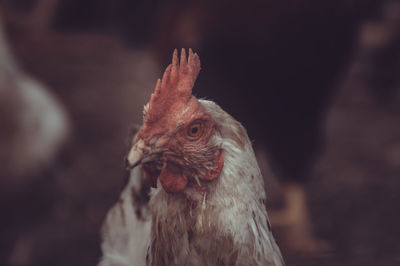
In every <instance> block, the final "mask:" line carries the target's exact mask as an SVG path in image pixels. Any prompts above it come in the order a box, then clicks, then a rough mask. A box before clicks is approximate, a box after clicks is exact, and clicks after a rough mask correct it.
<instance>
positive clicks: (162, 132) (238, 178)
mask: <svg viewBox="0 0 400 266" xmlns="http://www.w3.org/2000/svg"><path fill="white" fill-rule="evenodd" d="M199 71H200V61H199V58H198V56H197V54H193V53H192V51H191V50H189V56H188V59H186V54H185V50H182V52H181V59H180V62H179V61H178V56H177V51H176V50H175V52H174V55H173V58H172V64H171V65H169V66H168V67H167V69H166V70H165V73H164V76H163V78H162V80H158V82H157V85H156V88H155V92H154V93H153V94H152V96H151V100H150V102H149V103H148V104H147V105H146V106H145V108H144V124H143V126H142V127H141V128H140V130H139V132H138V134H137V135H136V137H135V139H134V142H135V144H134V145H133V147H132V149H131V150H130V152H129V154H128V157H127V163H128V165H129V166H130V167H131V168H134V169H133V170H132V174H131V176H130V180H129V182H128V184H127V185H126V187H125V189H124V190H123V192H122V194H121V197H120V200H119V201H118V203H117V204H116V205H115V206H114V207H113V208H112V209H111V210H110V212H109V213H108V215H107V218H106V221H105V223H104V225H103V243H102V250H103V258H102V261H101V262H100V265H102V266H105V265H145V264H146V263H147V264H148V265H283V264H284V263H283V259H282V256H281V253H280V251H279V248H278V246H277V245H276V243H275V240H274V238H273V236H272V232H271V226H270V223H269V221H268V215H267V211H266V208H265V202H266V195H265V191H264V180H263V178H262V175H261V172H260V170H259V167H258V164H257V161H256V158H255V156H254V152H253V148H252V145H251V142H250V141H249V138H248V136H247V133H246V130H245V129H244V128H243V127H242V125H241V124H240V123H239V122H237V121H236V120H235V119H234V118H232V117H231V116H230V115H229V114H227V113H226V112H225V111H223V110H222V109H221V108H220V107H219V106H218V105H217V104H215V103H214V102H212V101H207V100H198V99H197V98H195V97H194V96H193V95H192V87H193V85H194V82H195V79H196V78H197V75H198V73H199ZM146 184H149V185H150V186H152V187H153V189H151V192H150V197H149V198H148V188H149V185H147V186H146ZM146 187H147V189H146ZM148 199H149V202H148V205H147V200H148Z"/></svg>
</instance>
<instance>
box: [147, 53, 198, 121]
mask: <svg viewBox="0 0 400 266" xmlns="http://www.w3.org/2000/svg"><path fill="white" fill-rule="evenodd" d="M199 72H200V59H199V56H198V55H197V54H196V53H193V51H192V49H189V56H188V58H186V51H185V49H182V51H181V58H180V60H178V51H177V50H176V49H175V50H174V53H173V55H172V63H171V64H170V65H169V66H168V67H167V68H166V69H165V72H164V75H163V77H162V80H160V79H158V80H157V84H156V88H155V90H154V93H152V94H151V99H150V106H149V110H148V112H147V115H146V120H147V121H154V120H157V119H158V118H159V117H160V116H162V115H163V114H165V112H166V110H168V109H169V108H170V106H172V105H173V104H174V103H176V102H182V101H183V102H185V103H186V102H187V101H188V100H189V99H190V98H191V96H192V88H193V85H194V82H195V81H196V78H197V76H198V74H199Z"/></svg>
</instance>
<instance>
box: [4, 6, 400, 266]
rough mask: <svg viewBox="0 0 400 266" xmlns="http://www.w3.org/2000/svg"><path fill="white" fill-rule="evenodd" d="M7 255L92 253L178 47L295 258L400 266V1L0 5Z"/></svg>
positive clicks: (95, 255) (81, 259)
mask: <svg viewBox="0 0 400 266" xmlns="http://www.w3.org/2000/svg"><path fill="white" fill-rule="evenodd" d="M0 12H1V13H0V21H1V32H0V145H1V146H0V161H1V162H0V213H1V216H0V217H1V219H0V236H1V237H0V265H11V266H14V265H15V266H16V265H32V266H33V265H35V266H36V265H38V266H39V265H59V266H63V265H65V266H70V265H74V266H80V265H82V266H84V265H85V266H86V265H95V264H96V263H97V262H98V260H99V257H100V255H101V254H100V241H101V240H100V233H99V231H100V226H101V223H102V221H103V219H104V217H105V215H106V212H107V211H108V209H109V208H110V207H111V206H112V205H113V204H114V203H115V201H116V200H117V199H118V196H119V192H120V190H121V188H122V184H123V176H124V174H125V171H124V166H123V161H124V156H125V154H126V151H127V149H128V148H129V147H128V142H129V136H131V134H132V128H133V127H134V125H135V124H140V123H141V116H142V115H141V114H142V108H143V105H144V104H145V103H146V102H147V101H148V99H149V96H150V93H151V92H152V91H153V88H154V86H155V82H156V79H157V78H159V77H160V76H161V74H162V71H163V70H164V68H165V67H166V65H167V64H168V63H169V61H170V56H171V54H172V50H173V48H175V47H176V48H182V47H185V48H189V47H191V48H192V49H193V50H195V51H196V52H198V53H199V55H200V58H201V61H202V71H201V74H200V76H199V78H198V81H197V83H196V85H195V88H194V94H196V95H197V96H199V97H206V98H208V99H212V100H214V101H216V102H217V103H218V104H219V105H220V106H221V107H223V108H224V109H225V110H226V111H227V112H228V113H230V114H231V115H233V116H234V117H235V118H237V119H238V120H239V121H241V122H242V123H243V124H244V126H245V127H246V128H247V130H248V133H249V136H250V138H251V139H252V140H253V141H254V146H255V149H256V153H257V157H258V160H259V163H260V165H261V168H262V171H263V173H264V177H265V184H266V190H267V195H268V197H269V201H268V206H267V209H268V211H269V213H270V216H271V220H272V226H273V231H274V235H275V237H276V239H277V241H278V244H279V245H280V247H281V250H282V253H283V256H284V258H285V260H286V263H287V264H288V265H400V242H399V236H400V229H399V226H398V225H399V224H400V214H399V207H398V206H397V205H398V203H399V202H400V193H399V188H400V179H399V177H400V176H399V174H400V122H399V119H400V90H399V88H400V3H399V2H398V1H392V0H352V1H349V0H335V1H333V0H326V1H318V0H289V1H284V2H283V1H281V2H278V1H270V0H265V1H256V0H250V1H239V0H231V1H223V0H220V1H181V0H173V1H160V0H147V1H144V0H143V1H139V0H136V1H133V0H113V1H111V0H68V1H67V0H2V1H0Z"/></svg>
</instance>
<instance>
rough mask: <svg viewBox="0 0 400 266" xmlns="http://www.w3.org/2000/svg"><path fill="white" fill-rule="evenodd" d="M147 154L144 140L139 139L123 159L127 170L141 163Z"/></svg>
mask: <svg viewBox="0 0 400 266" xmlns="http://www.w3.org/2000/svg"><path fill="white" fill-rule="evenodd" d="M148 154H149V149H148V148H147V146H146V145H145V144H144V141H143V140H142V139H141V140H139V141H138V142H136V144H135V145H134V146H133V147H132V148H131V150H130V151H129V153H128V157H127V158H126V161H125V166H126V169H127V170H130V169H133V168H135V167H136V166H138V165H139V164H141V163H142V161H143V159H144V158H145V157H146V155H148Z"/></svg>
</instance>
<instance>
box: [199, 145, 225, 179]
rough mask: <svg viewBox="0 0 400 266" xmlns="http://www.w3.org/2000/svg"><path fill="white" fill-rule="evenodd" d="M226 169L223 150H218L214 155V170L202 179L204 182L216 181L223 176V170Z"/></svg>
mask: <svg viewBox="0 0 400 266" xmlns="http://www.w3.org/2000/svg"><path fill="white" fill-rule="evenodd" d="M223 168H224V156H223V155H222V150H217V151H216V152H215V155H214V169H213V170H209V171H208V173H207V174H206V175H205V176H202V177H201V179H204V180H209V181H211V180H214V179H216V178H218V177H219V176H220V175H221V172H222V169H223Z"/></svg>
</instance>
